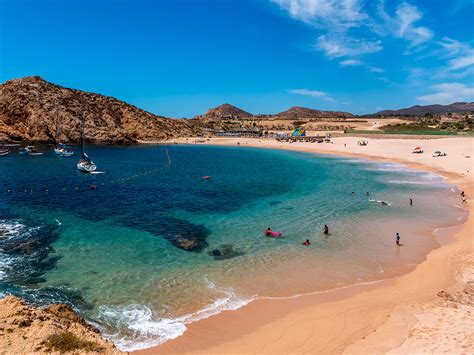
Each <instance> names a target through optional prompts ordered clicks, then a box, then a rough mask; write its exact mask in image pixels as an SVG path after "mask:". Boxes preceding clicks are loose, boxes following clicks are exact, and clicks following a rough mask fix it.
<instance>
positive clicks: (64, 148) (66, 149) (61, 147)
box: [54, 143, 74, 157]
mask: <svg viewBox="0 0 474 355" xmlns="http://www.w3.org/2000/svg"><path fill="white" fill-rule="evenodd" d="M54 154H56V155H57V156H58V157H72V156H73V155H74V151H73V150H72V148H71V147H70V146H68V145H66V144H63V143H59V144H58V145H57V146H56V147H54Z"/></svg>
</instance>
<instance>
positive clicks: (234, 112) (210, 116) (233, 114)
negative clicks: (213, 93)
mask: <svg viewBox="0 0 474 355" xmlns="http://www.w3.org/2000/svg"><path fill="white" fill-rule="evenodd" d="M252 116H253V115H252V114H251V113H249V112H247V111H244V110H242V109H240V108H238V107H235V106H233V105H231V104H223V105H220V106H217V107H215V108H210V109H209V110H208V111H207V112H206V113H205V114H204V115H201V116H197V118H199V119H204V120H222V119H228V118H249V117H252Z"/></svg>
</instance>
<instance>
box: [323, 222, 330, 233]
mask: <svg viewBox="0 0 474 355" xmlns="http://www.w3.org/2000/svg"><path fill="white" fill-rule="evenodd" d="M323 233H324V234H326V235H328V234H329V227H328V225H327V224H325V225H324V229H323Z"/></svg>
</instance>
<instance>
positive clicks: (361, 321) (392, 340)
mask: <svg viewBox="0 0 474 355" xmlns="http://www.w3.org/2000/svg"><path fill="white" fill-rule="evenodd" d="M359 139H360V138H356V137H341V138H335V139H334V140H333V141H334V142H333V143H332V144H327V143H322V144H317V143H293V144H289V143H281V142H276V141H274V140H268V139H261V140H259V139H241V138H239V139H237V138H233V139H229V138H215V139H211V140H210V141H208V142H207V144H216V145H237V142H239V143H240V146H257V147H262V148H280V149H290V150H301V151H308V152H320V153H328V154H338V155H345V156H360V157H368V158H371V159H375V160H388V161H393V162H402V163H405V164H407V165H409V166H411V167H413V168H418V169H424V170H430V171H435V172H438V173H440V174H442V175H444V176H446V177H447V178H448V180H449V182H450V183H452V184H455V185H457V186H458V187H459V188H460V189H461V190H464V191H465V192H466V194H467V197H468V199H467V201H468V204H467V205H466V206H465V208H467V209H469V210H470V209H471V207H470V206H471V204H472V203H474V200H473V199H472V196H473V194H474V188H473V170H474V167H473V157H472V156H473V154H474V151H473V150H474V149H473V148H474V139H473V138H442V139H433V140H419V139H417V138H414V139H368V141H369V144H368V145H367V146H358V145H357V141H358V140H359ZM188 141H189V142H192V141H193V139H189V140H188ZM182 142H185V140H183V141H182ZM415 146H422V147H423V149H424V151H425V153H424V154H412V153H411V152H412V149H413V148H414V147H415ZM436 150H441V151H443V152H446V153H447V156H446V157H439V158H433V157H432V153H433V152H434V151H436ZM459 203H461V198H460V199H459ZM450 234H451V237H450V239H449V240H450V242H449V243H447V244H446V245H443V246H442V247H441V248H438V249H435V250H433V251H432V252H430V253H429V254H428V256H427V258H426V260H425V261H424V262H422V263H420V264H419V265H418V266H417V267H416V268H415V269H414V270H413V271H411V272H409V273H407V274H405V275H403V276H400V277H396V278H393V279H390V280H384V281H381V282H377V283H373V284H367V285H355V286H351V287H348V288H344V289H339V290H333V291H330V292H326V293H319V294H313V295H307V296H301V297H296V298H291V299H276V300H275V299H274V300H257V301H254V302H252V303H250V304H249V305H247V306H246V307H243V308H241V309H239V310H237V311H226V312H223V313H221V314H219V315H217V316H214V317H211V318H208V319H204V320H201V321H198V322H195V323H192V324H190V325H189V327H188V331H187V332H186V333H185V334H184V335H183V336H181V337H179V338H177V339H175V340H172V341H169V342H167V343H165V344H163V345H161V346H159V347H155V348H151V349H147V350H144V351H141V353H144V354H155V353H175V352H180V353H206V354H209V353H219V354H228V353H311V354H315V353H331V354H332V353H348V354H369V353H370V354H375V353H387V352H389V353H392V354H393V353H395V354H401V353H403V354H406V353H438V352H448V353H451V354H452V353H459V354H460V353H473V352H474V336H473V332H472V329H474V317H473V314H474V307H473V297H474V283H473V281H474V260H473V259H474V257H473V223H472V218H469V219H468V221H467V222H466V223H464V224H463V225H462V226H458V227H454V228H451V231H450ZM441 290H444V292H440V291H441ZM438 295H439V296H438Z"/></svg>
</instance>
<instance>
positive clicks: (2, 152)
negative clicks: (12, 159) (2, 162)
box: [0, 149, 10, 157]
mask: <svg viewBox="0 0 474 355" xmlns="http://www.w3.org/2000/svg"><path fill="white" fill-rule="evenodd" d="M8 154H10V150H8V149H0V157H4V156H6V155H8Z"/></svg>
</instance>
